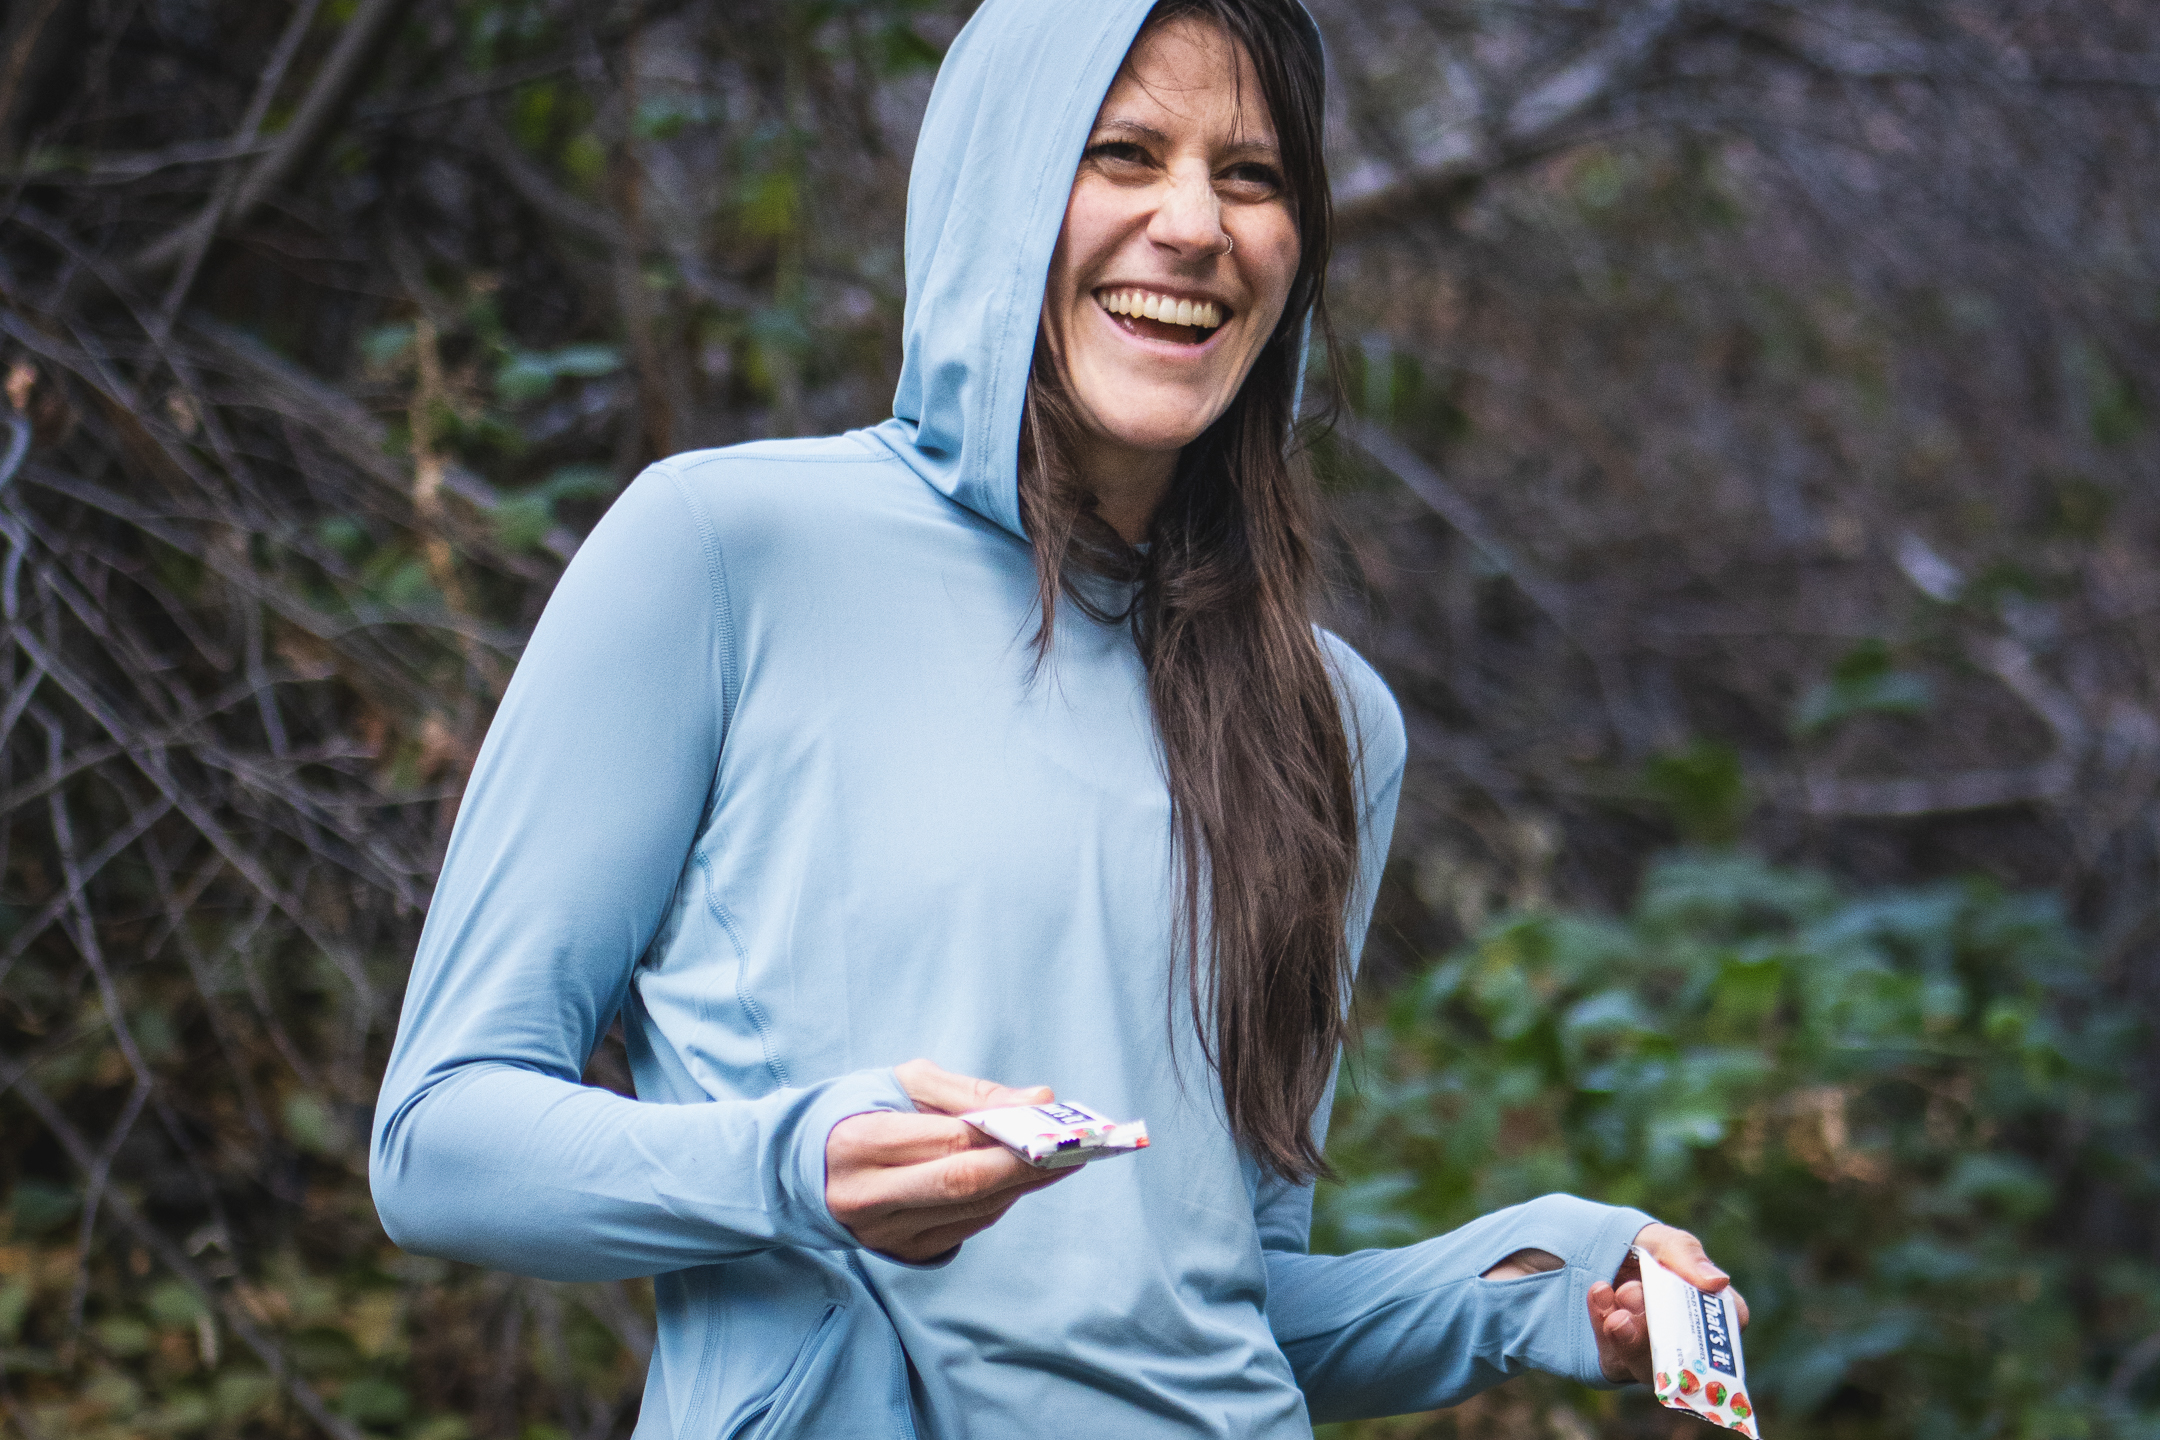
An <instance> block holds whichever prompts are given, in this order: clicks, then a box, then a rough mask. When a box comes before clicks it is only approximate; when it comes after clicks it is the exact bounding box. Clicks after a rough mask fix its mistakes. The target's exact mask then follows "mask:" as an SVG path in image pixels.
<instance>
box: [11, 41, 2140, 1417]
mask: <svg viewBox="0 0 2160 1440" xmlns="http://www.w3.org/2000/svg"><path fill="white" fill-rule="evenodd" d="M968 8H969V7H968V6H967V5H966V4H965V3H964V0H957V3H956V0H728V3H720V0H576V3H573V0H444V3H438V4H428V5H420V4H416V3H413V0H277V3H249V4H240V3H232V0H7V3H6V4H5V6H4V7H0V187H4V191H5V201H4V204H0V372H4V380H5V387H4V393H5V405H4V407H0V420H4V422H5V428H6V432H7V434H6V443H5V448H4V451H0V546H4V556H0V672H4V673H0V682H4V684H0V1135H4V1136H5V1137H6V1143H5V1145H4V1146H0V1197H4V1198H0V1428H5V1427H12V1429H13V1430H14V1431H15V1432H17V1433H19V1434H22V1435H24V1436H27V1437H44V1436H70V1437H74V1436H83V1437H105V1436H110V1437H121V1436H163V1435H172V1436H197V1435H200V1436H272V1435H307V1434H317V1433H328V1434H332V1435H336V1436H339V1437H341V1440H354V1437H358V1436H362V1435H368V1436H381V1437H397V1440H465V1437H517V1440H570V1437H577V1440H586V1437H590V1440H602V1437H607V1436H612V1435H625V1434H627V1433H628V1431H629V1428H630V1426H631V1425H632V1424H633V1423H634V1419H635V1412H636V1403H637V1395H638V1392H639V1387H640V1383H641V1379H642V1372H643V1366H644V1363H645V1360H646V1357H647V1356H648V1355H649V1352H650V1346H651V1328H650V1327H651V1320H650V1303H649V1297H648V1296H647V1295H646V1294H645V1293H644V1292H643V1290H642V1289H641V1287H636V1286H557V1285H546V1284H539V1283H536V1282H528V1281H523V1280H519V1279H515V1278H511V1277H504V1276H495V1275H487V1274H483V1273H480V1272H476V1271H473V1270H470V1269H468V1268H465V1267H458V1266H450V1265H444V1264H440V1263H437V1262H432V1261H424V1260H419V1259H415V1258H413V1257H409V1256H403V1255H400V1254H399V1253H398V1252H396V1251H395V1250H394V1249H393V1248H391V1247H390V1246H389V1245H388V1244H387V1243H386V1242H385V1241H384V1239H383V1237H382V1235H381V1232H380V1230H379V1228H378V1227H377V1226H376V1224H375V1221H374V1216H373V1213H372V1210H371V1208H370V1206H369V1202H368V1197H367V1191H366V1185H365V1156H364V1144H365V1135H366V1130H367V1123H368V1117H369V1112H370V1107H371V1105H372V1102H373V1097H374V1092H375V1086H376V1082H377V1078H378V1076H379V1072H380V1066H381V1063H382V1059H383V1055H384V1052H385V1050H386V1047H387V1045H388V1043H389V1038H390V1035H391V1031H392V1028H393V1026H394V1023H395V1016H396V1009H397V997H398V994H399V992H400V989H401V986H402V983H403V976H404V971H405V966H406V964H407V961H408V958H409V956H410V953H411V947H412V943H413V939H414V937H415V935H416V933H417V926H418V922H419V917H420V915H421V913H422V911H423V908H424V905H425V901H426V895H427V891H428V886H429V883H430V879H431V877H432V875H433V873H434V869H435V866H436V864H437V862H438V860H439V857H440V853H441V847H442V844H443V842H444V840H445V838H446V836H447V833H448V826H449V823H450V820H451V819H452V817H453V815H454V809H455V804H456V797H457V794H458V790H459V787H460V785H461V783H462V780H463V777H464V774H465V772H466V770H467V768H468V767H469V765H470V763H471V760H472V757H473V754H474V752H475V750H476V747H477V745H478V741H479V738H480V736H481V735H482V734H483V733H484V730H485V727H486V723H487V718H488V715H489V714H490V712H491V709H492V706H493V704H494V702H495V700H496V698H497V697H498V696H499V695H500V693H501V688H502V685H503V683H504V682H505V680H506V678H507V676H508V674H509V672H510V670H511V668H512V666H513V665H514V663H515V659H516V655H517V652H518V647H519V645H520V643H521V641H522V637H523V636H524V634H525V633H526V631H527V629H528V628H529V626H530V625H531V623H532V621H533V619H534V617H535V616H536V615H537V613H538V611H539V607H540V606H541V605H542V604H543V603H544V602H545V599H546V596H547V593H548V590H549V588H550V586H551V584H552V582H553V580H554V578H555V576H556V575H557V574H559V573H560V569H561V565H562V563H563V562H564V561H565V560H566V559H567V558H568V557H569V555H571V554H572V553H574V551H575V549H576V546H577V543H578V540H579V537H580V536H581V535H582V534H584V533H585V531H586V530H587V529H589V527H590V526H591V524H592V523H593V522H594V520H595V519H597V517H598V516H599V515H600V514H601V513H602V512H603V511H604V509H605V508H606V505H607V503H608V501H609V499H610V498H611V497H612V496H613V495H614V494H615V493H616V492H617V491H618V490H619V489H620V488H621V486H622V485H623V484H625V483H626V482H627V481H628V479H629V477H630V476H631V475H633V474H634V473H635V472H636V471H637V469H638V468H639V467H640V466H641V465H642V464H644V463H645V462H647V461H649V460H650V459H652V458H654V457H656V456H658V455H662V454H667V453H671V452H673V451H676V450H680V449H684V448H688V447H692V446H700V445H714V444H726V443H731V442H734V441H738V440H745V439H752V438H757V437H761V436H767V435H785V434H800V433H812V432H819V431H831V430H837V429H841V428H845V427H847V426H850V425H857V424H864V423H870V422H874V421H875V420H877V419H879V418H881V417H882V416H883V415H884V414H885V413H886V406H887V403H888V400H889V397H890V394H891V386H892V381H893V377H894V375H895V372H896V370H897V365H898V359H899V354H898V325H899V317H900V310H901V304H902V300H903V275H902V268H901V243H900V220H901V214H902V208H903V205H904V199H905V188H906V169H907V162H908V156H909V153H910V150H911V147H912V144H913V133H914V127H915V124H916V121H917V118H918V117H919V115H920V113H921V109H922V105H923V103H924V101H925V99H926V97H927V95H928V90H929V85H930V81H931V77H932V75H933V74H934V71H935V66H936V63H937V59H938V57H939V55H940V54H941V53H942V50H943V47H944V46H945V45H946V44H948V43H949V42H950V39H951V37H952V36H953V35H954V34H955V33H956V32H957V29H958V27H959V25H960V24H961V23H962V21H963V20H964V18H965V15H966V12H967V10H968ZM1313 8H1314V9H1315V12H1316V14H1318V15H1319V17H1320V19H1321V22H1322V25H1323V28H1324V29H1325V30H1326V32H1327V35H1328V39H1329V44H1330V47H1331V51H1330V60H1331V65H1332V66H1333V71H1334V74H1333V90H1332V99H1331V104H1332V106H1333V110H1332V113H1331V117H1330V125H1331V143H1332V145H1333V166H1334V173H1335V179H1336V191H1337V202H1338V214H1339V220H1340V248H1339V251H1338V258H1337V262H1336V265H1335V269H1334V274H1333V280H1332V293H1333V298H1334V304H1335V308H1336V320H1337V326H1338V329H1339V331H1340V335H1341V340H1342V346H1341V355H1340V360H1341V366H1340V369H1339V371H1338V372H1337V373H1336V374H1335V375H1334V376H1333V377H1332V380H1333V383H1332V385H1331V384H1330V383H1329V379H1330V377H1327V376H1319V377H1316V378H1317V381H1318V383H1316V385H1315V386H1314V393H1315V394H1316V395H1318V396H1322V397H1325V398H1329V399H1331V400H1332V401H1333V403H1334V405H1335V409H1336V417H1335V424H1334V425H1333V427H1332V429H1331V430H1330V431H1328V432H1327V433H1326V434H1325V435H1324V436H1320V437H1318V438H1317V439H1316V441H1315V444H1316V460H1317V462H1318V464H1319V466H1320V469H1321V473H1322V477H1323V480H1324V482H1325V484H1326V486H1327V493H1328V498H1329V515H1330V520H1331V524H1332V532H1331V536H1332V538H1331V552H1330V556H1331V574H1332V580H1331V586H1330V592H1329V595H1328V598H1327V606H1328V611H1329V614H1330V617H1331V622H1332V623H1334V624H1335V625H1336V626H1337V627H1338V628H1340V629H1341V630H1342V631H1343V632H1344V633H1345V634H1347V635H1348V636H1350V637H1351V638H1352V639H1353V641H1354V642H1355V643H1356V644H1357V645H1358V646H1359V647H1360V648H1361V649H1362V650H1363V651H1364V652H1365V653H1366V654H1368V655H1369V656H1371V657H1372V658H1373V660H1374V661H1375V663H1376V664H1377V665H1378V666H1379V667H1380V669H1381V670H1382V672H1383V673H1384V674H1385V675H1386V676H1387V678H1388V680H1389V682H1390V684H1391V685H1392V686H1393V687H1394V689H1395V691H1396V694H1397V695H1398V697H1399V698H1400V699H1401V701H1402V703H1403V706H1404V710H1405V715H1406V720H1407V723H1408V725H1409V728H1410V734H1411V742H1412V761H1411V771H1410V775H1409V778H1408V781H1407V786H1406V792H1405V799H1404V806H1403V814H1402V819H1401V823H1400V826H1399V829H1398V834H1397V836H1396V846H1395V852H1394V855H1395V859H1394V863H1393V864H1392V865H1391V868H1390V873H1389V878H1388V881H1387V885H1386V889H1385V892H1384V893H1383V895H1382V897H1381V910H1380V916H1379V920H1378V922H1377V924H1376V926H1375V930H1374V935H1373V940H1372V942H1371V944H1370V945H1369V947H1368V951H1367V959H1366V970H1365V980H1364V987H1363V993H1362V995H1361V999H1360V1016H1361V1024H1362V1026H1363V1029H1362V1034H1363V1037H1364V1038H1363V1042H1362V1044H1361V1046H1360V1047H1359V1049H1358V1051H1357V1053H1355V1054H1354V1055H1353V1056H1352V1057H1351V1061H1350V1065H1349V1068H1348V1071H1347V1077H1346V1083H1345V1085H1344V1087H1343V1092H1342V1100H1341V1103H1340V1113H1339V1114H1338V1116H1337V1119H1336V1123H1335V1134H1334V1139H1333V1142H1332V1147H1331V1154H1332V1155H1333V1156H1334V1159H1335V1162H1336V1163H1337V1165H1338V1166H1339V1167H1340V1169H1341V1171H1342V1179H1341V1182H1340V1183H1338V1184H1334V1185H1330V1186H1327V1187H1323V1190H1322V1194H1321V1200H1320V1207H1319V1211H1320V1223H1319V1232H1318V1235H1317V1237H1316V1238H1317V1240H1318V1241H1319V1243H1322V1244H1324V1245H1327V1246H1331V1247H1335V1248H1352V1247H1357V1246H1362V1245H1371V1244H1392V1243H1400V1242H1402V1241H1405V1240H1409V1239H1414V1238H1416V1237H1417V1236H1419V1235H1423V1234H1429V1233H1433V1232H1435V1231H1438V1230H1441V1229H1444V1228H1446V1227H1448V1226H1450V1225H1453V1224H1455V1223H1458V1222H1459V1221H1461V1220H1463V1219H1465V1218H1467V1217H1469V1216H1470V1215H1473V1214H1475V1213H1478V1212H1479V1211H1481V1210H1483V1209H1487V1208H1490V1207H1491V1206H1494V1205H1499V1204H1505V1203H1508V1202H1511V1201H1514V1200H1517V1199H1522V1198H1526V1197H1528V1196H1530V1195H1534V1194H1537V1193H1540V1192H1542V1191H1545V1190H1549V1189H1553V1188H1566V1189H1572V1190H1575V1191H1578V1192H1579V1193H1584V1194H1589V1195H1593V1196H1599V1197H1603V1198H1608V1199H1613V1200H1627V1201H1631V1202H1633V1203H1637V1204H1642V1205H1645V1206H1646V1207H1648V1208H1650V1209H1652V1210H1653V1211H1655V1212H1656V1213H1658V1214H1660V1215H1661V1216H1664V1217H1665V1218H1668V1219H1670V1220H1673V1221H1675V1222H1678V1223H1683V1224H1688V1225H1691V1226H1694V1227H1695V1228H1697V1229H1698V1230H1699V1231H1700V1232H1701V1233H1703V1234H1704V1235H1705V1236H1706V1237H1707V1238H1708V1239H1709V1240H1710V1242H1711V1244H1712V1247H1713V1249H1714V1250H1715V1251H1716V1253H1717V1254H1718V1255H1719V1256H1720V1257H1721V1258H1722V1259H1723V1260H1724V1262H1725V1263H1726V1264H1727V1265H1728V1266H1729V1267H1730V1268H1731V1269H1732V1270H1733V1271H1734V1272H1735V1274H1736V1275H1737V1276H1738V1277H1739V1279H1740V1282H1741V1284H1742V1286H1743V1288H1744V1289H1745V1290H1746V1291H1747V1293H1748V1295H1749V1297H1750V1300H1751V1302H1752V1303H1753V1304H1754V1306H1755V1310H1756V1315H1757V1321H1756V1325H1755V1327H1754V1329H1753V1330H1752V1331H1751V1333H1750V1336H1749V1347H1750V1352H1751V1359H1752V1361H1753V1365H1754V1368H1755V1370H1756V1372H1757V1377H1758V1384H1759V1389H1760V1393H1761V1399H1762V1405H1761V1413H1762V1414H1763V1416H1764V1423H1765V1428H1766V1430H1767V1431H1768V1432H1769V1433H1771V1434H1773V1435H1775V1436H1778V1437H1795V1440H1798V1437H1809V1436H1816V1437H1824V1440H1830V1437H1840V1440H1843V1437H1852V1440H1873V1437H1889V1436H1905V1435H1923V1436H1929V1437H1932V1436H1938V1435H1941V1436H1950V1435H1959V1436H1963V1435H1976V1436H2005V1437H2010V1436H2016V1437H2042V1436H2049V1437H2053V1436H2061V1437H2107V1436H2118V1435H2120V1436H2134V1435H2146V1434H2150V1433H2153V1432H2154V1431H2155V1429H2156V1415H2160V1314H2156V1313H2154V1302H2153V1301H2152V1300H2151V1298H2150V1297H2151V1296H2152V1295H2153V1293H2154V1290H2155V1280H2156V1278H2160V1277H2156V1275H2155V1273H2154V1271H2155V1266H2156V1261H2160V1252H2156V1250H2155V1244H2156V1236H2155V1233H2154V1224H2153V1219H2152V1217H2153V1215H2154V1214H2155V1213H2156V1207H2155V1201H2156V1199H2160V1196H2156V1194H2155V1186H2156V1179H2155V1174H2154V1169H2153V1167H2154V1162H2155V1141H2156V1138H2160V1137H2156V1135H2155V1124H2154V1116H2155V1113H2156V1111H2155V1103H2156V1101H2160V1068H2156V1066H2155V1055H2156V1052H2155V1048H2154V1046H2153V1045H2152V1043H2151V1041H2150V1038H2149V1037H2150V1033H2151V1026H2152V1022H2153V1020H2154V1019H2155V1016H2156V1014H2160V966H2156V965H2155V964H2154V960H2155V951H2156V949H2160V910H2156V905H2160V885H2156V884H2155V881H2156V880H2160V809H2156V807H2155V804H2154V800H2155V790H2156V786H2160V649H2156V647H2155V643H2154V641H2155V636H2156V635H2160V629H2156V626H2155V618H2156V615H2160V488H2156V486H2155V485H2154V480H2155V478H2156V473H2160V470H2156V464H2155V462H2156V459H2160V437H2156V435H2155V428H2154V419H2155V415H2154V407H2155V406H2156V405H2160V397H2156V393H2155V385H2156V384H2160V381H2156V379H2155V377H2156V376H2160V363H2156V362H2160V253H2156V249H2160V223H2156V222H2160V185H2156V184H2155V183H2154V177H2155V175H2156V173H2160V165H2156V163H2155V161H2156V158H2160V157H2156V144H2155V142H2156V139H2160V113H2156V100H2160V15H2156V14H2155V13H2154V12H2153V10H2152V8H2151V7H2150V6H2149V5H2147V4H2144V3H2141V0H1836V3H1823V4H1818V3H1809V4H1792V3H1776V0H1556V3H1551V4H1539V5H1530V6H1521V5H1503V4H1491V3H1485V0H1316V3H1315V4H1314V7H1313ZM589 1078H590V1079H591V1080H592V1081H593V1083H599V1084H610V1085H614V1086H617V1087H621V1086H623V1085H624V1084H625V1083H626V1079H625V1075H624V1071H623V1067H622V1065H621V1063H620V1056H619V1052H618V1050H617V1049H616V1047H615V1046H613V1045H612V1044H611V1045H608V1046H604V1047H603V1048H602V1050H601V1052H600V1053H599V1054H598V1055H596V1056H595V1057H594V1061H593V1065H592V1068H591V1072H590V1075H589ZM1693 1423H1694V1422H1691V1421H1686V1420H1681V1419H1678V1418H1668V1417H1666V1416H1665V1415H1663V1414H1661V1413H1660V1412H1657V1411H1656V1410H1655V1409H1654V1408H1653V1407H1650V1406H1648V1405H1647V1404H1646V1403H1644V1402H1643V1401H1642V1400H1641V1399H1640V1397H1627V1396H1615V1395H1609V1394H1591V1393H1589V1392H1575V1391H1571V1390H1569V1389H1568V1388H1567V1387H1565V1386H1562V1385H1559V1384H1557V1383H1544V1382H1541V1381H1538V1380H1535V1379H1533V1380H1529V1381H1520V1382H1516V1383H1513V1384H1510V1385H1508V1386H1506V1387H1503V1388H1502V1389H1501V1390H1499V1391H1496V1392H1494V1393H1493V1394H1492V1395H1491V1396H1489V1397H1486V1398H1484V1399H1482V1400H1480V1401H1478V1402H1476V1403H1473V1404H1471V1405H1468V1406H1465V1407H1462V1408H1460V1409H1459V1410H1457V1411H1454V1412H1450V1413H1447V1414H1442V1415H1435V1416H1425V1417H1407V1418H1404V1419H1400V1420H1392V1421H1383V1422H1373V1423H1370V1424H1366V1425H1363V1426H1359V1427H1346V1428H1345V1429H1343V1430H1342V1431H1341V1432H1339V1433H1341V1434H1343V1435H1345V1436H1351V1435H1354V1436H1357V1437H1360V1440H1382V1437H1393V1440H1407V1437H1413V1436H1426V1435H1432V1436H1441V1435H1464V1436H1469V1435H1508V1436H1519V1435H1552V1436H1556V1437H1560V1440H1580V1437H1583V1436H1586V1435H1593V1434H1598V1435H1609V1436H1616V1437H1617V1436H1635V1435H1664V1434H1672V1433H1677V1432H1678V1431H1680V1430H1683V1429H1686V1428H1688V1427H1690V1426H1691V1425H1692V1424H1693Z"/></svg>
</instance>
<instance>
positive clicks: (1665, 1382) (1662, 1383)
mask: <svg viewBox="0 0 2160 1440" xmlns="http://www.w3.org/2000/svg"><path fill="white" fill-rule="evenodd" d="M1670 1389H1672V1376H1670V1375H1668V1374H1666V1373H1665V1372H1664V1371H1663V1370H1660V1371H1658V1372H1657V1393H1658V1394H1660V1395H1663V1394H1664V1393H1665V1392H1666V1391H1668V1390H1670Z"/></svg>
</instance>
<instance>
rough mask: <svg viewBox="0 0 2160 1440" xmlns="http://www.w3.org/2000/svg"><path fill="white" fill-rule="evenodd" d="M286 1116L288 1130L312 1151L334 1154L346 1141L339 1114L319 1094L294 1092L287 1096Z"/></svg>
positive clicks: (298, 1142) (290, 1136) (307, 1149)
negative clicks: (339, 1121) (333, 1112)
mask: <svg viewBox="0 0 2160 1440" xmlns="http://www.w3.org/2000/svg"><path fill="white" fill-rule="evenodd" d="M284 1117H285V1134H286V1135H287V1136H288V1137H289V1138H290V1139H291V1140H292V1142H293V1144H295V1145H297V1146H299V1147H300V1148H301V1149H302V1150H305V1151H308V1152H309V1153H310V1154H315V1155H329V1154H334V1153H335V1152H336V1151H337V1150H339V1149H340V1148H342V1146H343V1144H344V1136H343V1134H342V1133H341V1132H340V1129H339V1126H338V1123H337V1120H336V1118H335V1117H334V1116H333V1115H332V1114H331V1113H330V1107H329V1105H327V1104H326V1103H324V1101H323V1099H322V1097H321V1096H319V1095H315V1094H312V1093H310V1092H309V1091H306V1090H298V1091H295V1092H293V1093H292V1094H291V1095H289V1096H287V1097H286V1099H285V1108H284Z"/></svg>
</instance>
